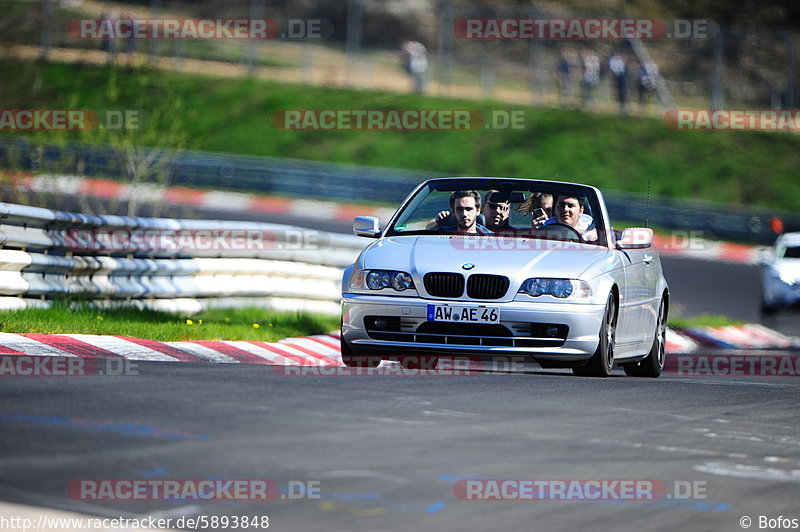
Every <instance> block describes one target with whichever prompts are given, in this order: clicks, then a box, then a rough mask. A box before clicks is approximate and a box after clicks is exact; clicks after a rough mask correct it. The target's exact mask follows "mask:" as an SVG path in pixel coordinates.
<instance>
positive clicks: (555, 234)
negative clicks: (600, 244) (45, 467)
mask: <svg viewBox="0 0 800 532" xmlns="http://www.w3.org/2000/svg"><path fill="white" fill-rule="evenodd" d="M534 231H535V234H536V235H537V236H539V235H541V236H542V237H543V238H545V239H547V240H561V241H562V242H583V237H582V236H581V234H580V233H579V232H578V230H577V229H575V228H574V227H572V226H570V225H566V224H562V223H558V222H556V223H552V224H548V225H543V226H542V227H540V228H539V229H535V230H534Z"/></svg>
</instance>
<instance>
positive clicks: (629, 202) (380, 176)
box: [0, 139, 800, 244]
mask: <svg viewBox="0 0 800 532" xmlns="http://www.w3.org/2000/svg"><path fill="white" fill-rule="evenodd" d="M121 165H122V162H121V159H120V158H119V157H118V156H117V155H116V154H115V152H114V151H113V149H111V148H110V147H107V146H95V145H91V146H90V145H79V144H72V145H66V146H44V147H42V148H39V147H37V146H34V145H33V144H31V143H29V142H27V141H24V140H20V139H0V168H19V169H22V170H28V171H34V172H44V173H67V174H75V173H79V172H82V174H83V175H86V176H111V177H114V176H118V175H123V174H122V172H121V168H122V166H121ZM168 172H169V174H170V175H171V184H176V185H185V186H189V187H208V188H222V189H233V190H237V189H238V190H248V191H257V192H260V193H264V194H275V195H287V196H299V197H303V198H317V199H324V200H331V201H339V202H343V201H344V202H353V201H357V202H365V203H372V204H374V203H375V202H384V203H386V204H389V205H392V206H397V205H399V204H400V202H401V201H402V200H403V199H404V198H405V197H406V196H407V195H408V193H409V192H410V191H411V190H413V188H414V187H415V186H416V185H418V184H419V183H420V182H421V181H423V180H425V179H427V178H430V177H437V176H441V174H436V173H433V172H427V173H423V172H418V171H412V170H397V169H390V168H377V167H368V166H352V165H340V164H333V163H322V162H313V161H303V160H297V159H278V158H271V157H255V156H244V155H230V154H216V153H207V152H200V151H186V152H183V153H182V154H180V155H179V156H177V157H176V158H175V159H174V160H172V161H171V163H170V164H169V169H168ZM590 184H591V183H590ZM604 196H605V198H606V205H607V207H608V210H609V215H610V216H611V219H612V221H617V222H618V221H628V222H633V223H637V224H643V223H644V222H645V220H647V222H648V224H649V225H651V226H654V227H658V228H663V229H668V230H674V231H684V232H690V231H695V232H700V234H698V236H702V237H704V238H722V239H731V240H740V241H745V242H754V243H759V244H771V243H772V242H774V240H775V236H776V235H775V232H774V231H773V229H772V227H771V221H772V219H773V217H777V218H779V219H780V220H781V221H782V223H783V225H784V228H785V230H786V231H800V214H797V213H788V212H776V211H772V210H767V209H756V208H752V207H747V206H730V205H722V204H715V203H711V202H705V201H700V200H691V199H684V198H681V199H669V198H663V197H653V198H650V200H649V201H648V199H647V197H645V196H641V195H637V194H629V193H624V192H618V191H604Z"/></svg>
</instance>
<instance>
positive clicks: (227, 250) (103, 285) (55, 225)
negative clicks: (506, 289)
mask: <svg viewBox="0 0 800 532" xmlns="http://www.w3.org/2000/svg"><path fill="white" fill-rule="evenodd" d="M365 243H366V241H365V240H364V239H360V238H358V237H356V236H352V235H342V234H336V233H325V232H320V231H314V230H309V229H304V228H300V227H293V226H287V225H278V224H264V223H254V222H230V221H213V220H173V219H166V218H133V217H124V216H89V215H82V214H76V213H68V212H60V211H51V210H48V209H41V208H37V207H28V206H23V205H14V204H8V203H0V244H1V245H2V249H0V309H14V308H24V307H27V306H46V305H48V304H49V303H50V302H51V301H53V300H56V299H60V298H69V299H89V300H95V301H98V300H99V301H105V302H107V303H108V304H116V303H117V302H128V303H134V304H137V305H139V306H147V307H150V308H156V309H164V310H173V311H183V312H195V311H199V310H202V309H203V308H207V307H230V306H243V305H257V306H262V307H270V308H276V309H281V310H304V311H309V312H319V313H329V314H336V313H338V312H339V297H340V282H341V275H342V269H343V268H344V267H346V266H347V265H349V264H352V262H353V261H354V259H355V257H356V256H357V254H358V252H359V251H360V250H361V249H362V248H363V246H364V244H365Z"/></svg>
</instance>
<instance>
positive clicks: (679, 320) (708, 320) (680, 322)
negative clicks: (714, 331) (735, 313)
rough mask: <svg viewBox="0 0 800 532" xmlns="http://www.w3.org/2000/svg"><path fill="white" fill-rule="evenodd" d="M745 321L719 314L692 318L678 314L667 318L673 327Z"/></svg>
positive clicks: (717, 325) (712, 325) (724, 324)
mask: <svg viewBox="0 0 800 532" xmlns="http://www.w3.org/2000/svg"><path fill="white" fill-rule="evenodd" d="M743 324H744V322H743V321H739V320H735V319H733V318H729V317H728V316H722V315H717V314H702V315H700V316H695V317H692V318H685V317H683V316H678V317H675V318H670V319H669V320H667V325H668V326H669V327H673V328H683V329H686V328H689V327H726V326H728V325H743Z"/></svg>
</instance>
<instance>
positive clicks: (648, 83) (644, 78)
mask: <svg viewBox="0 0 800 532" xmlns="http://www.w3.org/2000/svg"><path fill="white" fill-rule="evenodd" d="M657 77H658V65H657V64H655V63H653V62H652V61H651V62H647V63H640V64H639V84H638V90H639V105H644V104H646V103H647V102H648V100H649V96H650V93H652V92H654V91H655V90H656V79H657Z"/></svg>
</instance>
